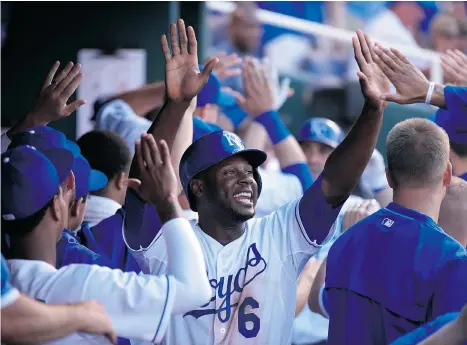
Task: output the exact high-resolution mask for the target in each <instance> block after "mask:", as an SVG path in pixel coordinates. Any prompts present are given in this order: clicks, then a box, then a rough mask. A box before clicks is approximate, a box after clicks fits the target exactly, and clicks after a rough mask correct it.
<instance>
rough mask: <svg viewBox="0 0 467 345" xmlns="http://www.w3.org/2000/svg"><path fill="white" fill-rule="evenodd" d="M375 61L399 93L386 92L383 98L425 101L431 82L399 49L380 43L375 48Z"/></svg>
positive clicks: (413, 101) (399, 100)
mask: <svg viewBox="0 0 467 345" xmlns="http://www.w3.org/2000/svg"><path fill="white" fill-rule="evenodd" d="M374 52H375V62H376V64H377V65H378V66H379V68H381V70H382V71H383V73H384V74H385V75H386V76H387V77H388V78H389V80H390V81H391V83H392V84H393V85H394V87H395V88H396V91H397V93H395V94H389V93H385V94H383V96H382V99H384V100H386V101H388V102H395V103H399V104H412V103H423V102H425V99H426V94H427V91H428V87H429V85H430V82H429V81H428V79H427V78H426V77H425V75H424V74H423V73H422V72H421V71H420V70H419V69H418V68H417V67H415V66H414V65H413V64H412V63H411V62H410V61H409V60H407V58H406V57H405V56H404V55H402V53H401V52H399V51H398V50H397V49H393V48H391V49H387V48H384V47H382V46H381V45H379V44H376V47H375V48H374Z"/></svg>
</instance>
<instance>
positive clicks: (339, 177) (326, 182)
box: [299, 31, 390, 244]
mask: <svg viewBox="0 0 467 345" xmlns="http://www.w3.org/2000/svg"><path fill="white" fill-rule="evenodd" d="M357 35H358V39H357V38H353V40H352V42H353V47H354V53H355V59H356V60H357V63H358V66H359V68H360V71H359V72H358V76H359V78H360V85H361V89H362V93H363V95H364V97H365V105H364V107H363V110H362V113H361V114H360V116H359V117H358V119H357V121H356V122H355V123H354V125H353V127H352V129H351V130H350V131H349V133H348V134H347V136H346V137H345V138H344V140H343V141H342V142H341V143H340V145H339V146H337V148H336V149H335V150H334V151H333V152H332V153H331V155H330V156H329V158H328V160H327V161H326V165H325V167H324V170H323V173H322V174H321V176H320V177H319V178H318V180H317V181H316V182H315V183H314V184H313V185H312V186H311V188H309V189H308V190H307V191H306V192H305V194H304V196H303V197H302V199H301V201H300V208H299V211H300V218H301V221H302V223H303V227H304V229H305V231H306V232H307V235H308V237H309V239H310V240H311V241H312V242H313V241H316V243H318V244H320V243H323V241H325V239H326V238H327V237H328V235H329V229H331V226H332V224H333V223H334V221H335V220H336V217H337V215H338V213H339V210H340V208H341V207H342V204H343V203H344V201H345V200H346V199H347V198H348V196H349V195H350V193H351V191H352V190H353V188H354V187H355V185H356V184H357V183H358V181H359V179H360V177H361V175H362V173H363V171H364V170H365V167H366V166H367V164H368V161H369V160H370V157H371V155H372V153H373V150H374V149H375V145H376V141H377V139H378V135H379V132H380V129H381V125H382V122H383V112H384V109H385V107H386V104H385V103H384V102H383V101H382V100H381V97H382V94H384V93H385V92H387V91H388V90H389V87H390V83H389V81H388V80H387V78H386V77H385V76H384V74H383V73H382V72H381V71H380V69H379V68H378V66H377V65H376V64H375V63H374V62H373V57H374V52H373V49H372V44H371V42H370V40H369V39H368V37H367V36H366V35H365V36H364V35H363V33H362V32H360V31H357ZM318 219H319V220H320V222H319V224H318V222H317V220H318Z"/></svg>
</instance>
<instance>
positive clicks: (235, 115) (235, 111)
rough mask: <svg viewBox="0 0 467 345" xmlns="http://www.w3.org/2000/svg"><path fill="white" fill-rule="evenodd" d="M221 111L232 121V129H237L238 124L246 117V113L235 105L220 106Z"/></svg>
mask: <svg viewBox="0 0 467 345" xmlns="http://www.w3.org/2000/svg"><path fill="white" fill-rule="evenodd" d="M222 113H223V114H224V115H225V116H227V117H228V118H229V120H230V121H232V124H233V126H234V129H237V128H238V126H239V125H240V124H241V123H242V122H243V121H244V120H245V119H246V118H247V116H248V115H247V114H246V113H245V112H244V111H243V110H242V109H241V108H240V107H237V106H234V107H228V108H222Z"/></svg>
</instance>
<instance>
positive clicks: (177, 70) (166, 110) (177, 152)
mask: <svg viewBox="0 0 467 345" xmlns="http://www.w3.org/2000/svg"><path fill="white" fill-rule="evenodd" d="M177 31H178V32H177ZM177 37H178V38H177ZM170 41H171V48H172V52H171V51H170V49H169V45H168V42H167V37H166V36H165V35H163V36H162V38H161V45H162V50H163V52H164V56H165V84H166V91H165V92H166V96H167V100H166V101H165V103H164V105H163V106H162V109H161V110H160V112H159V114H158V116H157V117H156V119H155V120H154V122H153V124H152V125H151V127H150V128H149V130H148V132H147V133H148V134H152V135H153V137H154V138H155V139H156V140H161V139H163V140H165V142H166V143H167V145H168V147H169V150H170V152H171V154H172V157H178V158H179V159H178V160H177V161H175V160H174V159H173V160H172V163H173V166H174V169H175V171H176V173H177V175H178V167H179V164H180V158H181V156H182V154H183V152H184V151H185V150H186V149H187V148H188V146H189V145H190V144H191V142H192V140H191V139H192V137H190V136H189V135H188V136H178V135H177V132H178V131H179V128H180V126H181V124H182V122H185V121H186V126H187V127H189V129H191V133H192V132H193V127H192V126H193V120H192V118H191V116H192V114H188V113H187V112H186V111H187V109H188V108H189V106H190V103H191V102H192V101H193V99H194V98H195V97H196V96H197V95H198V93H199V92H200V91H201V89H202V88H203V86H204V85H205V84H206V83H207V81H208V78H209V75H210V74H211V71H212V69H213V68H214V66H215V65H216V63H217V59H214V60H211V61H210V62H209V63H208V64H206V66H205V68H204V69H203V71H202V72H200V71H199V66H198V52H197V49H198V47H197V42H196V35H195V32H194V30H193V28H192V27H191V26H190V27H188V30H186V29H185V23H184V21H183V20H182V19H179V20H178V22H177V25H175V24H170ZM190 126H191V127H190ZM176 139H178V140H179V142H176ZM138 176H139V169H138V165H137V164H136V161H135V159H133V162H132V165H131V170H130V177H133V178H138Z"/></svg>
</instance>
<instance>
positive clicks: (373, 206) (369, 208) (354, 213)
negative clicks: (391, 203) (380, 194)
mask: <svg viewBox="0 0 467 345" xmlns="http://www.w3.org/2000/svg"><path fill="white" fill-rule="evenodd" d="M380 208H381V207H380V205H379V203H378V202H377V201H376V200H374V199H372V200H363V201H362V202H361V203H359V204H356V205H354V206H353V207H351V208H350V209H348V210H347V211H346V212H345V215H344V218H343V219H342V232H345V231H347V230H348V229H349V228H350V227H352V226H354V225H355V224H356V223H358V222H359V221H361V220H362V219H364V218H366V217H368V216H370V215H372V214H373V213H375V212H376V211H378V210H379V209H380Z"/></svg>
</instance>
